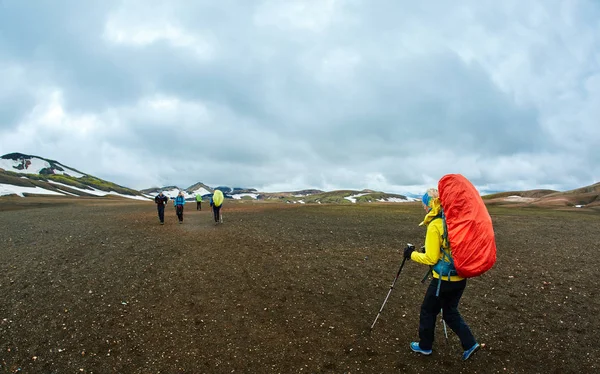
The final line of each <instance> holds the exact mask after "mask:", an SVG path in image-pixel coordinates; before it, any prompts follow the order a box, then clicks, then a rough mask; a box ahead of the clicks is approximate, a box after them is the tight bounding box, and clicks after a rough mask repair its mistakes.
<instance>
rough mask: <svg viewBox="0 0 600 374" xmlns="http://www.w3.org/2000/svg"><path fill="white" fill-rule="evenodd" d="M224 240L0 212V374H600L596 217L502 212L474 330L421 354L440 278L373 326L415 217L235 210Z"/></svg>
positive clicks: (11, 208) (188, 216) (107, 220)
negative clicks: (475, 347) (469, 345)
mask: <svg viewBox="0 0 600 374" xmlns="http://www.w3.org/2000/svg"><path fill="white" fill-rule="evenodd" d="M223 214H224V223H223V224H219V225H216V224H215V223H214V222H213V221H212V217H211V215H210V213H209V211H208V209H207V207H205V210H203V211H201V212H197V211H196V210H195V209H194V206H192V204H188V205H187V206H186V212H185V219H184V223H183V224H178V223H177V218H176V216H175V211H174V209H173V208H172V207H171V206H169V208H167V212H166V216H167V220H166V223H165V225H164V226H160V225H159V224H158V219H157V215H156V210H155V208H154V204H153V203H151V202H148V203H143V202H135V201H129V200H127V201H123V200H118V199H114V200H107V199H62V198H54V199H52V198H33V197H29V198H24V199H23V198H8V197H4V198H1V199H0V230H1V231H0V234H1V236H0V295H1V297H2V301H0V373H13V372H19V371H21V372H23V373H78V372H82V373H178V372H185V373H230V372H244V373H303V372H306V373H320V372H328V373H329V372H330V373H346V372H350V373H356V372H367V373H383V372H409V373H424V372H428V373H442V372H451V373H495V372H502V373H504V372H509V373H515V372H519V373H521V372H522V373H592V372H598V371H599V370H600V355H599V354H598V350H599V347H600V344H599V343H598V341H599V340H598V332H599V331H600V322H599V319H598V318H599V316H598V311H599V310H600V299H599V293H598V274H599V271H600V256H598V251H599V249H600V239H599V235H598V227H600V226H599V225H598V223H599V222H600V215H599V214H598V213H594V214H586V212H585V211H584V210H581V209H580V210H577V211H553V210H541V209H535V210H533V209H505V208H491V215H492V218H493V220H494V225H495V230H496V235H497V244H498V261H497V263H496V265H495V267H494V268H493V269H492V270H490V271H489V272H488V273H486V274H485V275H483V276H481V277H479V278H475V279H472V280H469V284H468V286H467V289H466V291H465V294H464V296H463V299H462V302H461V311H462V314H463V317H464V318H465V320H466V321H467V323H469V325H470V327H471V329H472V330H473V332H474V333H475V335H476V337H477V339H478V340H479V342H481V343H485V344H486V347H485V349H482V350H480V351H479V352H477V353H476V354H475V355H474V356H473V357H472V359H471V360H469V361H467V362H462V361H461V360H460V357H461V353H462V349H461V347H460V344H459V341H458V339H457V338H456V336H455V335H454V334H453V333H452V332H449V338H448V341H445V339H444V336H443V330H442V325H441V323H438V330H437V340H436V345H435V346H434V353H433V355H432V356H430V357H423V356H419V355H417V354H415V353H412V352H411V351H410V350H409V347H408V345H409V343H410V342H411V341H413V340H416V339H417V327H418V319H419V308H420V304H421V301H422V298H423V295H424V293H425V289H426V285H423V284H421V283H420V280H421V278H422V277H423V275H424V273H425V271H426V268H425V267H424V266H422V265H418V264H416V263H412V262H409V263H407V264H406V266H405V267H404V270H403V272H402V274H401V275H400V278H399V279H398V282H397V283H396V288H395V289H394V290H393V292H392V294H391V296H390V299H389V300H388V302H387V304H386V306H385V309H384V311H383V313H382V315H381V317H380V318H379V320H378V322H377V324H376V325H375V328H374V329H373V331H372V332H371V333H370V334H369V333H368V330H369V327H370V326H371V324H372V322H373V320H374V318H375V316H376V314H377V312H378V311H379V308H380V307H381V304H382V302H383V300H384V298H385V296H386V294H387V292H388V290H389V288H390V285H391V282H392V280H393V278H394V276H395V275H396V272H397V270H398V267H399V265H400V263H401V260H402V255H401V249H402V248H403V247H404V246H405V245H406V243H407V242H411V243H414V244H417V245H419V246H420V245H421V243H422V241H423V237H424V229H423V228H421V227H418V223H419V222H420V221H421V219H422V215H423V211H422V210H421V209H420V207H419V206H418V205H416V204H414V205H412V204H408V205H407V204H387V205H386V204H381V205H375V204H366V205H348V206H342V205H330V206H323V205H313V206H300V205H284V204H260V203H252V202H244V203H240V202H238V203H234V202H230V201H227V202H226V203H225V206H224V208H223Z"/></svg>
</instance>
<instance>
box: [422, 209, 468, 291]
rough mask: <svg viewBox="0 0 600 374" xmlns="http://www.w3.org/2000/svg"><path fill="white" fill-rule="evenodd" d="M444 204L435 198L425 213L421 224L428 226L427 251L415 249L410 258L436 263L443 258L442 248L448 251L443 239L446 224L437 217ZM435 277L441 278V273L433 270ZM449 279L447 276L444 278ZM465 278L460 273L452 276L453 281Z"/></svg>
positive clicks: (431, 263) (430, 263)
mask: <svg viewBox="0 0 600 374" xmlns="http://www.w3.org/2000/svg"><path fill="white" fill-rule="evenodd" d="M441 209H442V206H441V204H440V200H439V199H438V198H435V199H433V200H432V201H431V210H430V211H429V213H427V214H426V215H425V219H424V220H423V222H421V225H420V226H422V225H426V226H427V234H426V235H425V253H420V252H417V251H414V252H413V253H412V255H411V256H410V259H411V260H413V261H415V262H418V263H419V264H423V265H430V266H433V265H435V264H436V263H437V262H438V261H439V260H440V259H441V258H442V251H441V250H440V248H442V247H443V248H444V249H445V250H446V252H448V244H447V243H444V241H443V240H442V235H443V234H444V224H443V221H442V219H441V218H440V219H435V218H436V217H437V215H438V214H439V213H440V211H441ZM432 273H433V277H434V278H438V279H439V278H440V276H439V274H438V273H436V272H435V271H432ZM442 280H448V278H447V277H446V276H444V279H442ZM461 280H463V278H461V277H459V276H458V275H453V276H451V277H450V281H451V282H458V281H461Z"/></svg>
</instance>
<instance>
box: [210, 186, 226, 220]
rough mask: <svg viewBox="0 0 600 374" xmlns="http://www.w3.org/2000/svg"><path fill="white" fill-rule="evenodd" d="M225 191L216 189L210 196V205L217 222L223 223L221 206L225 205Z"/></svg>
mask: <svg viewBox="0 0 600 374" xmlns="http://www.w3.org/2000/svg"><path fill="white" fill-rule="evenodd" d="M223 200H224V196H223V192H221V190H215V192H214V193H213V195H212V196H211V198H210V206H211V208H212V210H213V216H214V218H215V222H216V223H219V222H221V223H223V217H222V216H221V207H222V206H223Z"/></svg>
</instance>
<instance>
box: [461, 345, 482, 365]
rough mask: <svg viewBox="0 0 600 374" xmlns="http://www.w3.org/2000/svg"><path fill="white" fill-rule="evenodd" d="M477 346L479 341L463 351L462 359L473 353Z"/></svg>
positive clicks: (464, 359) (466, 358)
mask: <svg viewBox="0 0 600 374" xmlns="http://www.w3.org/2000/svg"><path fill="white" fill-rule="evenodd" d="M479 347H481V346H480V345H479V343H475V345H473V346H472V347H471V348H469V349H467V350H466V351H464V352H463V356H462V359H463V361H466V360H468V359H469V357H471V356H472V355H473V353H475V351H477V350H478V349H479Z"/></svg>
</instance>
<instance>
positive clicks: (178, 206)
mask: <svg viewBox="0 0 600 374" xmlns="http://www.w3.org/2000/svg"><path fill="white" fill-rule="evenodd" d="M184 205H185V197H183V192H182V191H179V194H177V197H176V198H175V211H176V213H177V218H179V223H183V206H184Z"/></svg>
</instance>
